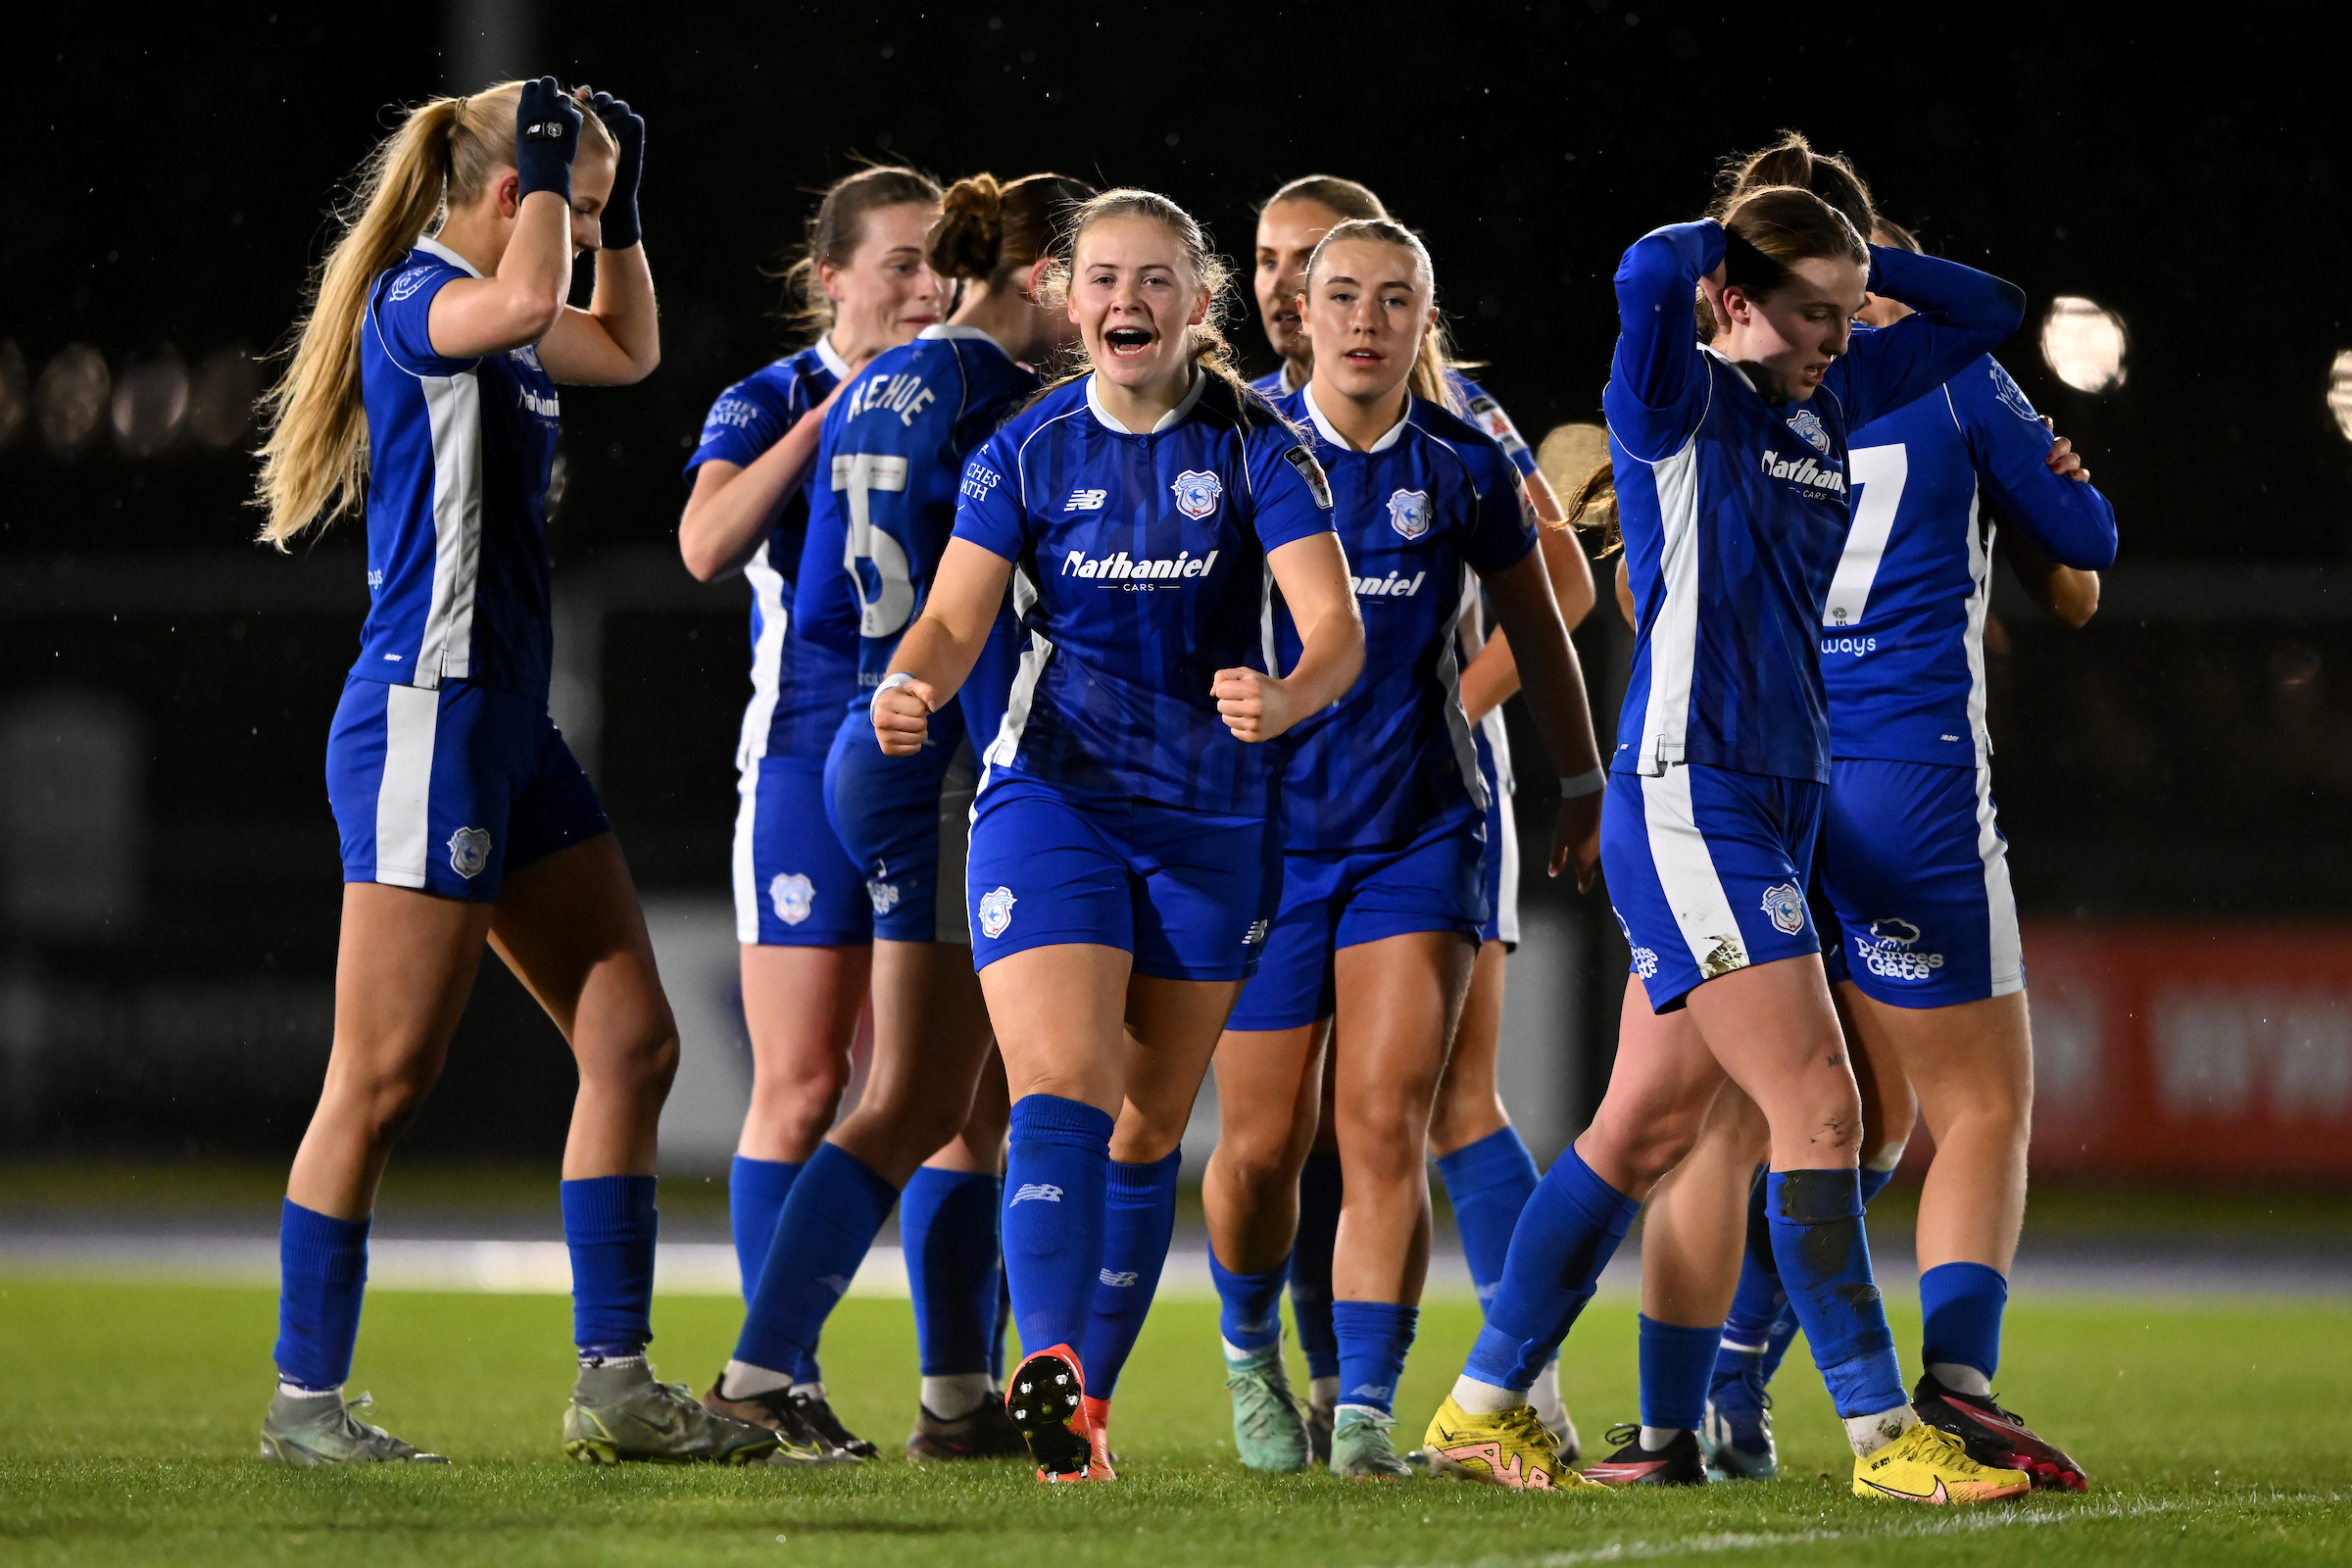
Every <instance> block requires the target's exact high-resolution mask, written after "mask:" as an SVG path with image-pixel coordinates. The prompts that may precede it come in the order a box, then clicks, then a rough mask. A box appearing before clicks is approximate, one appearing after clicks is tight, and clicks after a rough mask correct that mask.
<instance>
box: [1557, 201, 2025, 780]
mask: <svg viewBox="0 0 2352 1568" xmlns="http://www.w3.org/2000/svg"><path fill="white" fill-rule="evenodd" d="M1723 246H1724V235H1723V228H1722V226H1721V225H1720V224H1718V223H1716V222H1715V221H1712V220H1704V221H1699V222H1695V223H1676V224H1673V225H1670V226H1668V227H1665V228H1661V229H1657V230H1655V231H1653V232H1652V233H1649V234H1647V235H1644V236H1643V237H1642V239H1640V240H1638V241H1636V242H1635V244H1634V246H1633V248H1632V249H1631V250H1629V251H1627V252H1626V253H1625V261H1624V263H1623V264H1622V265H1621V266H1620V267H1619V268H1618V270H1617V278H1616V283H1617V309H1618V319H1619V334H1618V338H1617V350H1616V354H1615V357H1614V360H1613V362H1612V364H1611V366H1610V370H1609V383H1608V387H1607V390H1606V391H1605V392H1604V393H1603V394H1602V406H1603V408H1604V409H1605V410H1606V412H1607V415H1608V424H1609V457H1610V461H1611V465H1612V466H1613V467H1614V469H1615V472H1616V479H1617V515H1618V521H1619V527H1620V529H1621V531H1622V533H1623V535H1624V538H1625V556H1626V568H1627V571H1628V574H1629V576H1630V579H1631V582H1632V587H1633V594H1634V606H1635V610H1636V613H1637V618H1636V622H1635V646H1634V666H1633V674H1632V678H1631V680H1630V681H1629V682H1628V684H1627V687H1626V694H1625V706H1624V709H1623V711H1622V716H1621V717H1620V719H1619V721H1618V727H1617V750H1616V753H1615V755H1614V756H1613V758H1612V759H1611V760H1610V766H1611V768H1612V769H1613V770H1614V771H1617V772H1622V773H1648V774H1653V775H1656V774H1663V773H1664V772H1665V771H1666V769H1667V768H1668V767H1670V766H1672V765H1674V764H1675V763H1677V762H1698V763H1703V764H1705V765H1707V766H1710V767H1719V768H1726V769H1729V770H1731V771H1734V772H1740V773H1760V774H1767V775H1772V776H1776V777H1781V778H1798V779H1814V780H1826V779H1827V778H1828V776H1829V765H1830V744H1829V702H1828V697H1827V695H1826V694H1825V692H1824V690H1823V687H1822V676H1821V662H1820V655H1819V652H1818V648H1817V645H1818V641H1819V636H1820V632H1819V627H1820V623H1821V614H1822V605H1823V602H1824V601H1825V600H1826V599H1827V598H1828V596H1829V589H1830V578H1831V574H1832V572H1833V571H1834V570H1835V568H1836V566H1837V564H1838V551H1839V550H1840V549H1841V548H1843V546H1844V544H1845V536H1846V529H1847V526H1848V524H1849V523H1850V522H1851V520H1852V517H1851V512H1850V509H1849V505H1848V501H1849V486H1850V479H1849V476H1848V472H1847V467H1846V450H1847V436H1848V432H1849V431H1851V430H1852V429H1853V428H1854V427H1855V426H1857V425H1860V424H1865V423H1868V422H1869V421H1870V420H1872V419H1875V418H1878V417H1880V416H1882V415H1884V414H1887V413H1889V412H1891V411H1893V410H1895V409H1899V408H1901V407H1902V406H1903V405H1904V404H1906V403H1910V402H1912V401H1914V400H1915V399H1917V398H1919V397H1921V396H1923V395H1925V394H1926V393H1928V392H1930V391H1932V390H1934V389H1935V388H1936V386H1938V385H1940V384H1941V383H1942V382H1944V381H1945V380H1948V379H1949V378H1950V377H1951V376H1953V375H1955V374H1957V373H1958V372H1959V371H1960V370H1961V369H1962V368H1964V367H1966V366H1967V365H1969V364H1970V363H1971V362H1972V361H1975V360H1977V359H1979V358H1981V357H1982V356H1984V355H1985V354H1987V353H1989V352H1990V351H1991V350H1992V349H1993V348H1995V347H1997V346H1998V345H1999V343H2000V341H2001V340H2002V339H2003V338H2005V337H2007V336H2008V335H2009V334H2010V333H2011V332H2012V331H2014V330H2015V329H2016V327H2017V323H2018V321H2019V320H2020V319H2022V318H2023V316H2024V313H2025V297H2024V295H2022V294H2021V293H2019V292H2018V290H2016V289H2015V288H2013V287H2011V286H2010V285H2009V284H2007V283H2004V282H2002V281H2001V280H2000V279H1998V278H1994V277H1989V276H1986V275H1985V273H1983V272H1979V271H1975V270H1972V269H1969V268H1966V267H1962V266H1960V265H1959V264H1957V263H1954V262H1945V261H1938V260H1936V258H1934V257H1929V256H1914V255H1912V254H1911V253H1910V252H1908V251H1900V250H1887V249H1884V248H1881V247H1877V246H1873V247H1872V248H1871V253H1870V254H1871V287H1872V288H1873V289H1874V290H1876V291H1877V292H1879V293H1882V294H1885V295H1887V296H1888V297H1889V298H1892V299H1897V300H1900V301H1902V302H1903V303H1904V304H1906V305H1911V306H1913V307H1915V308H1916V309H1917V311H1918V314H1917V315H1915V316H1909V317H1905V318H1904V319H1902V320H1900V321H1898V322H1896V323H1895V324H1894V325H1893V326H1890V327H1888V328H1887V330H1885V331H1883V332H1866V333H1857V334H1856V335H1855V337H1854V338H1853V341H1852V346H1851V349H1850V351H1849V352H1848V353H1846V354H1844V355H1841V356H1840V357H1838V359H1837V360H1836V361H1834V362H1833V363H1832V364H1831V366H1830V368H1829V371H1828V373H1827V374H1826V375H1825V376H1824V377H1823V378H1822V383H1821V385H1820V387H1819V388H1818V389H1817V390H1816V391H1815V392H1814V394H1813V396H1812V397H1811V398H1809V399H1806V400H1805V401H1802V402H1797V401H1793V400H1792V401H1789V402H1787V403H1773V402H1770V401H1768V400H1767V399H1766V398H1765V397H1764V395H1763V394H1762V393H1760V392H1759V391H1757V390H1756V388H1755V387H1754V386H1753V385H1751V384H1750V383H1749V381H1748V378H1747V375H1746V373H1745V372H1744V371H1742V370H1740V368H1738V367H1736V366H1735V365H1733V364H1732V362H1731V361H1730V360H1728V359H1726V358H1724V357H1723V356H1722V355H1721V354H1719V353H1716V352H1715V351H1714V350H1712V349H1708V348H1702V347H1701V346H1700V345H1699V343H1698V342H1697V339H1696V334H1695V333H1694V332H1693V330H1692V328H1691V299H1692V297H1693V293H1694V291H1695V289H1696V287H1697V284H1698V280H1699V278H1701V277H1703V276H1704V275H1706V274H1707V273H1708V272H1710V271H1712V270H1714V269H1715V268H1716V267H1717V266H1718V265H1719V264H1720V263H1721V262H1722V260H1723Z"/></svg>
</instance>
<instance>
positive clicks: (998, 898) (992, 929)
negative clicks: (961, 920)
mask: <svg viewBox="0 0 2352 1568" xmlns="http://www.w3.org/2000/svg"><path fill="white" fill-rule="evenodd" d="M1018 902H1019V901H1018V900H1017V899H1015V898H1014V897H1013V896H1012V889H1010V888H994V889H991V890H990V891H989V892H986V893H983V894H981V895H980V934H981V935H982V936H984V937H987V938H988V939H989V940H991V941H992V942H993V941H994V940H996V939H997V938H998V937H1001V936H1003V935H1004V934H1005V927H1006V926H1009V925H1010V924H1012V907H1013V905H1015V904H1016V903H1018Z"/></svg>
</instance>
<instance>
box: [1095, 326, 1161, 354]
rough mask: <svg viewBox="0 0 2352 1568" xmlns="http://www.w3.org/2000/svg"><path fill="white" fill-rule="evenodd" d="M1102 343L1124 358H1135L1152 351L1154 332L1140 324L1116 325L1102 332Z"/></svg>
mask: <svg viewBox="0 0 2352 1568" xmlns="http://www.w3.org/2000/svg"><path fill="white" fill-rule="evenodd" d="M1103 346H1104V347H1105V348H1107V349H1109V350H1110V352H1111V353H1113V354H1115V355H1117V356H1119V357H1120V358H1122V359H1133V358H1134V357H1135V356H1137V355H1139V354H1145V353H1149V352H1150V351H1151V348H1152V334H1151V333H1150V332H1147V331H1145V330H1144V329H1143V328H1142V327H1140V326H1114V327H1112V328H1111V329H1110V330H1109V331H1107V332H1105V333H1103Z"/></svg>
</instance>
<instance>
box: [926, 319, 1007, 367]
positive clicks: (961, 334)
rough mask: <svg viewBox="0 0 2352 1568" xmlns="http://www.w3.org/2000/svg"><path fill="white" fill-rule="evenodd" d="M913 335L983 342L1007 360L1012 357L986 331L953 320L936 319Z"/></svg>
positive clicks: (958, 341) (953, 340) (960, 341)
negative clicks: (958, 324)
mask: <svg viewBox="0 0 2352 1568" xmlns="http://www.w3.org/2000/svg"><path fill="white" fill-rule="evenodd" d="M914 335H915V336H916V337H918V338H919V337H927V338H934V339H937V338H946V339H948V340H950V341H951V342H956V343H972V342H980V343H985V344H987V345H988V346H989V347H990V348H992V349H995V350H996V351H997V352H998V353H999V354H1003V355H1005V358H1006V359H1008V360H1009V359H1011V358H1012V356H1011V355H1010V354H1009V353H1006V351H1005V345H1004V344H1002V343H1000V342H998V341H997V340H996V339H995V338H993V337H990V336H989V335H988V334H987V333H986V332H983V331H981V330H980V329H979V328H978V327H976V326H957V325H956V323H955V322H953V321H938V322H934V323H933V324H932V325H930V326H926V327H924V328H923V329H922V330H921V331H920V332H917V333H915V334H914Z"/></svg>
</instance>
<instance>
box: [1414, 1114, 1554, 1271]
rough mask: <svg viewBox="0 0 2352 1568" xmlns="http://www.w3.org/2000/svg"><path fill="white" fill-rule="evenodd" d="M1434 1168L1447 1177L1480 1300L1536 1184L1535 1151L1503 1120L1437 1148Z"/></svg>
mask: <svg viewBox="0 0 2352 1568" xmlns="http://www.w3.org/2000/svg"><path fill="white" fill-rule="evenodd" d="M1438 1174H1439V1175H1440V1176H1441V1177H1443V1178H1444V1179H1445V1182H1446V1201H1447V1202H1449V1203H1451V1204H1452V1205H1453V1223H1454V1228H1455V1229H1456V1230H1458V1231H1460V1232H1461V1236H1462V1260H1463V1261H1464V1262H1466V1263H1468V1264H1469V1265H1470V1283H1471V1285H1472V1286H1474V1287H1475V1288H1476V1289H1477V1291H1478V1301H1479V1305H1481V1306H1484V1305H1486V1303H1487V1302H1488V1300H1489V1299H1492V1298H1493V1297H1494V1295H1495V1286H1496V1285H1498V1284H1500V1283H1501V1282H1502V1260H1503V1259H1504V1258H1505V1257H1507V1256H1508V1255H1509V1254H1510V1250H1511V1230H1512V1228H1513V1227H1514V1226H1516V1225H1517V1224H1518V1223H1519V1211H1520V1210H1521V1209H1523V1208H1525V1207H1526V1206H1527V1200H1528V1198H1529V1197H1530V1195H1532V1194H1533V1193H1534V1192H1535V1190H1536V1181H1537V1176H1536V1156H1535V1155H1533V1154H1531V1153H1529V1152H1527V1144H1526V1142H1525V1141H1524V1140H1522V1139H1521V1138H1520V1136H1519V1129H1518V1128H1516V1127H1511V1126H1505V1127H1504V1128H1503V1129H1502V1130H1501V1131H1500V1132H1495V1133H1489V1134H1488V1135H1487V1136H1486V1137H1484V1138H1481V1139H1480V1140H1479V1141H1478V1142H1477V1143H1475V1144H1464V1145H1463V1146H1462V1147H1461V1148H1459V1149H1457V1150H1455V1151H1454V1152H1452V1153H1450V1154H1440V1155H1439V1156H1438Z"/></svg>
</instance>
